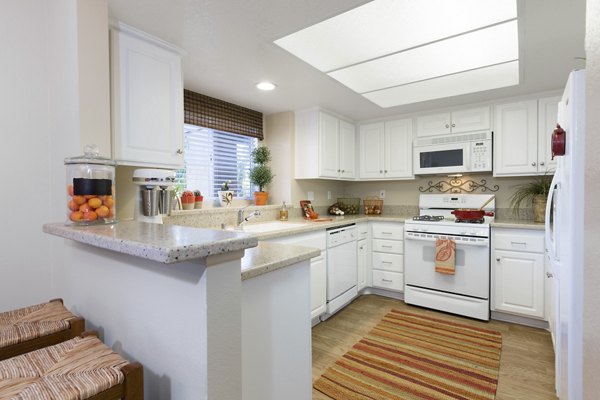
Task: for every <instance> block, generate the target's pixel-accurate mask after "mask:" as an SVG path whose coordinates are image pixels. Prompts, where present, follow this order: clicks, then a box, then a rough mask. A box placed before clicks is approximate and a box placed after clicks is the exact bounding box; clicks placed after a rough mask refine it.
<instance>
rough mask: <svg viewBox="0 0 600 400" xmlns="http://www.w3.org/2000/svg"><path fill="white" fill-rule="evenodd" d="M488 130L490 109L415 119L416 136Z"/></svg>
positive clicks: (482, 108) (483, 108) (477, 109)
mask: <svg viewBox="0 0 600 400" xmlns="http://www.w3.org/2000/svg"><path fill="white" fill-rule="evenodd" d="M489 129H490V108H489V107H487V106H486V107H477V108H470V109H465V110H456V111H452V112H446V113H439V114H430V115H423V116H421V117H418V118H417V136H418V137H424V136H435V135H447V134H450V133H462V132H472V131H483V130H489Z"/></svg>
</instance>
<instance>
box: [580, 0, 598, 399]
mask: <svg viewBox="0 0 600 400" xmlns="http://www.w3.org/2000/svg"><path fill="white" fill-rule="evenodd" d="M586 25H587V30H586V57H587V66H586V73H587V76H586V78H587V88H586V101H587V121H586V125H587V135H586V149H587V152H586V154H585V157H586V162H585V163H586V177H585V180H586V182H585V214H586V222H585V267H584V268H585V277H584V304H585V305H586V307H585V309H584V315H583V317H584V332H583V340H584V351H583V354H584V365H583V371H584V377H583V378H584V384H583V389H584V390H583V392H584V398H585V399H597V398H598V393H600V380H599V379H598V375H597V372H598V371H599V370H600V314H599V313H598V306H600V290H599V288H600V268H598V260H599V259H600V247H599V246H598V243H600V228H599V227H600V201H599V200H598V199H600V156H598V148H600V113H599V112H598V110H600V0H588V1H587V23H586Z"/></svg>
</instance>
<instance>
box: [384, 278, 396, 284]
mask: <svg viewBox="0 0 600 400" xmlns="http://www.w3.org/2000/svg"><path fill="white" fill-rule="evenodd" d="M381 280H382V281H383V282H389V283H393V282H394V281H393V280H391V279H385V278H381Z"/></svg>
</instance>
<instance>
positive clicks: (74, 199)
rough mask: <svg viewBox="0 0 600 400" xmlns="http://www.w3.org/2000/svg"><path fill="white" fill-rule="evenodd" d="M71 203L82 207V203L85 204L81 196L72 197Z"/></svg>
mask: <svg viewBox="0 0 600 400" xmlns="http://www.w3.org/2000/svg"><path fill="white" fill-rule="evenodd" d="M73 201H74V202H75V203H76V204H79V205H82V204H83V203H85V197H83V196H73Z"/></svg>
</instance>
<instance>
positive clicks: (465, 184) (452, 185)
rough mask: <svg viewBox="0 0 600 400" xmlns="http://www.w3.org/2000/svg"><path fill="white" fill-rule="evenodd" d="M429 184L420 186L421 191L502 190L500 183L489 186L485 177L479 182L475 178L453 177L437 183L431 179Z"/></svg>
mask: <svg viewBox="0 0 600 400" xmlns="http://www.w3.org/2000/svg"><path fill="white" fill-rule="evenodd" d="M427 185H428V187H423V186H420V187H419V192H421V193H432V192H434V191H436V190H437V191H438V192H440V193H473V192H475V191H477V190H481V192H487V191H490V192H497V191H498V190H500V186H498V185H494V186H493V187H488V186H487V181H486V180H485V179H481V180H480V181H479V182H476V181H474V180H473V179H467V180H464V181H463V180H462V179H459V178H452V179H450V180H448V181H444V180H441V181H439V182H436V183H433V181H429V182H427Z"/></svg>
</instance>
